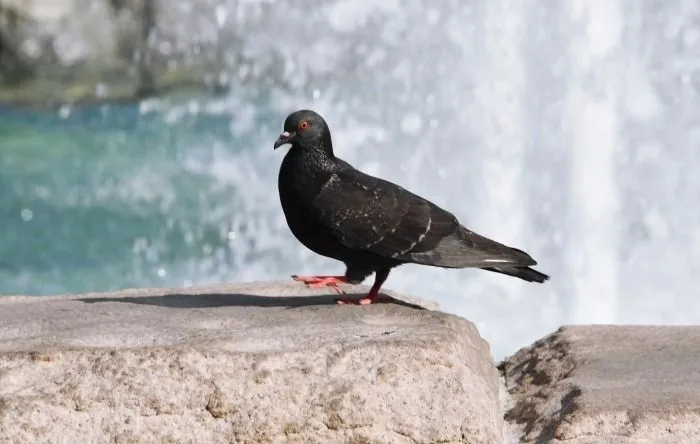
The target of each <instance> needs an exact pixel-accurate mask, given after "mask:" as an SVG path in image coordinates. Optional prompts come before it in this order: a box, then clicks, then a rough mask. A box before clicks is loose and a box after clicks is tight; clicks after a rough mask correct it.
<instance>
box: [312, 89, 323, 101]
mask: <svg viewBox="0 0 700 444" xmlns="http://www.w3.org/2000/svg"><path fill="white" fill-rule="evenodd" d="M311 95H312V96H313V98H314V100H318V99H319V98H321V91H320V90H318V89H315V90H314V91H313V92H312V93H311Z"/></svg>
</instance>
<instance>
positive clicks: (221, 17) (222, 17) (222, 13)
mask: <svg viewBox="0 0 700 444" xmlns="http://www.w3.org/2000/svg"><path fill="white" fill-rule="evenodd" d="M214 14H215V15H216V24H217V25H219V28H223V26H224V24H225V23H226V18H227V17H228V11H227V10H226V7H225V6H223V5H217V6H216V8H215V9H214Z"/></svg>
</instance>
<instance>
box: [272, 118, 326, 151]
mask: <svg viewBox="0 0 700 444" xmlns="http://www.w3.org/2000/svg"><path fill="white" fill-rule="evenodd" d="M288 143H289V144H291V145H292V148H302V149H323V150H327V151H329V152H331V153H332V152H333V146H332V144H331V132H330V130H329V129H328V125H327V124H326V121H325V120H323V117H321V116H320V115H319V114H318V113H316V112H314V111H311V110H308V109H302V110H299V111H294V112H293V113H291V114H290V115H288V116H287V118H286V119H285V121H284V132H282V134H280V136H279V138H278V139H277V140H276V141H275V149H277V148H279V147H281V146H282V145H286V144H288Z"/></svg>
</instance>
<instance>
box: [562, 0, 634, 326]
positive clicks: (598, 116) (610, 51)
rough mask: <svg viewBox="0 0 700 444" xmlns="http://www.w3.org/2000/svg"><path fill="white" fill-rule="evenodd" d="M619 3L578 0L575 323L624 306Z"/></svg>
mask: <svg viewBox="0 0 700 444" xmlns="http://www.w3.org/2000/svg"><path fill="white" fill-rule="evenodd" d="M620 8H621V5H620V2H619V1H615V0H590V1H589V0H574V1H572V2H571V7H570V15H571V23H572V28H573V27H576V26H577V25H578V26H581V27H582V28H583V31H582V32H581V33H580V34H579V35H578V36H573V38H572V41H571V43H570V50H569V54H568V56H569V60H570V64H571V74H570V80H569V91H568V94H567V97H566V101H567V120H566V121H567V123H568V124H569V125H570V129H569V149H570V151H571V154H572V155H571V160H570V168H571V172H570V176H569V187H570V189H571V194H570V198H569V199H570V202H571V204H570V207H571V210H570V215H569V230H568V231H569V234H568V237H569V241H568V245H567V248H568V259H569V265H570V267H571V269H570V270H569V273H570V276H571V279H572V280H573V285H572V290H573V291H572V294H571V298H572V299H573V301H574V303H573V304H572V313H571V316H570V319H571V322H574V323H584V324H586V323H614V322H615V321H616V314H617V303H618V300H617V299H618V298H617V294H618V284H617V281H618V261H619V257H618V249H619V241H618V239H619V233H618V230H619V229H620V226H619V224H618V223H616V220H618V219H619V213H618V211H619V205H618V201H619V199H620V191H619V185H618V184H617V180H616V179H617V177H616V170H617V165H616V164H617V161H618V156H617V155H618V153H619V152H622V151H623V150H624V149H625V141H624V140H623V139H622V137H621V127H620V123H621V122H620V116H619V114H620V112H619V108H620V103H619V93H618V88H619V82H618V81H617V78H616V76H618V75H619V69H618V66H619V64H620V63H621V60H620V57H624V55H622V54H620V53H619V52H618V51H619V45H620V39H621V35H622V27H623V17H622V11H621V9H620Z"/></svg>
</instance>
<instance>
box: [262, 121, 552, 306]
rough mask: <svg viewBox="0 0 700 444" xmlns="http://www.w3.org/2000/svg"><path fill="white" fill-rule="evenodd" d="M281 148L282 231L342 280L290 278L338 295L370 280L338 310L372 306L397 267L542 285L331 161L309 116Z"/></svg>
mask: <svg viewBox="0 0 700 444" xmlns="http://www.w3.org/2000/svg"><path fill="white" fill-rule="evenodd" d="M287 144H289V145H291V148H290V149H289V151H287V153H286V155H285V156H284V159H283V160H282V164H281V166H280V170H279V176H278V188H279V197H280V203H281V204H282V211H283V212H284V216H285V219H286V221H287V225H288V226H289V229H290V230H291V232H292V234H293V235H294V236H295V237H296V239H297V240H298V241H299V242H300V243H301V244H303V245H304V246H306V247H307V248H309V249H310V250H311V251H313V252H315V253H317V254H319V255H322V256H325V257H329V258H332V259H336V260H338V261H341V262H343V263H344V264H345V267H346V271H345V275H342V276H325V275H322V276H297V275H294V276H292V278H293V279H295V280H296V281H300V282H303V283H305V284H306V285H308V286H311V287H314V288H318V287H331V288H332V289H333V290H335V291H336V292H337V293H339V294H341V295H343V294H344V291H343V290H342V289H341V288H340V287H339V284H359V283H361V282H362V281H364V280H365V279H366V278H367V277H368V276H370V275H371V274H372V273H374V274H375V278H374V284H373V285H372V287H371V289H370V290H369V293H368V294H367V295H366V296H365V297H362V298H360V299H349V298H340V299H337V300H336V301H337V302H338V303H341V304H361V305H365V304H371V303H373V302H378V300H377V298H378V297H379V290H380V288H381V286H382V285H383V284H384V282H385V281H386V279H387V278H388V277H389V273H390V271H391V270H392V269H393V268H394V267H397V266H399V265H403V264H419V265H428V266H433V267H442V268H480V269H482V270H488V271H492V272H496V273H501V274H504V275H508V276H514V277H517V278H520V279H523V280H525V281H528V282H538V283H543V282H545V281H546V280H547V279H549V276H548V275H546V274H544V273H541V272H539V271H537V270H534V269H533V268H530V267H531V266H533V265H536V264H537V262H536V261H535V260H534V259H533V258H532V257H530V255H529V254H527V253H526V252H524V251H522V250H519V249H516V248H512V247H508V246H506V245H503V244H501V243H498V242H496V241H493V240H491V239H488V238H486V237H484V236H481V235H479V234H477V233H475V232H473V231H471V230H469V229H468V228H465V227H464V226H462V225H461V223H460V222H459V221H458V219H457V217H455V216H454V215H453V214H452V213H450V212H449V211H446V210H444V209H442V208H440V207H439V206H437V205H436V204H434V203H433V202H430V201H429V200H427V199H424V198H422V197H420V196H418V195H416V194H413V193H411V192H410V191H408V190H406V189H405V188H403V187H401V186H399V185H396V184H394V183H392V182H389V181H386V180H383V179H380V178H377V177H374V176H371V175H369V174H365V173H363V172H362V171H359V170H357V169H355V168H354V167H353V166H352V165H350V164H349V163H348V162H345V161H344V160H342V159H340V158H338V157H336V156H335V154H334V153H333V143H332V141H331V132H330V129H329V128H328V125H327V124H326V121H325V120H324V119H323V117H322V116H321V115H319V114H318V113H316V112H315V111H312V110H308V109H301V110H298V111H295V112H292V113H291V114H289V115H288V116H287V118H286V119H285V121H284V130H283V132H282V134H281V135H280V136H279V138H278V139H277V140H276V141H275V144H274V149H275V150H276V149H278V148H279V147H281V146H283V145H287Z"/></svg>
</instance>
